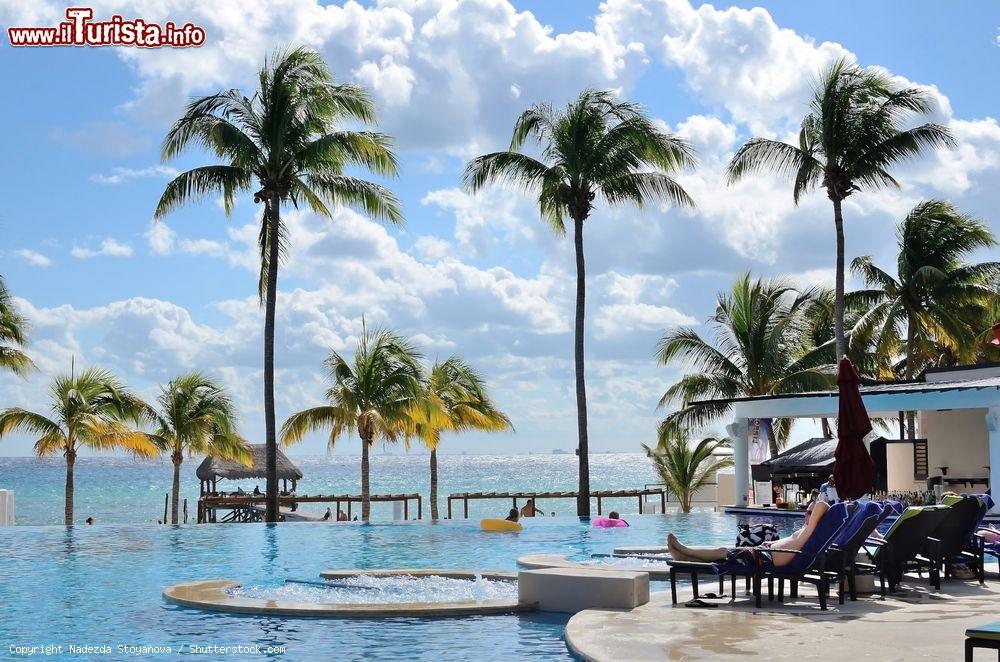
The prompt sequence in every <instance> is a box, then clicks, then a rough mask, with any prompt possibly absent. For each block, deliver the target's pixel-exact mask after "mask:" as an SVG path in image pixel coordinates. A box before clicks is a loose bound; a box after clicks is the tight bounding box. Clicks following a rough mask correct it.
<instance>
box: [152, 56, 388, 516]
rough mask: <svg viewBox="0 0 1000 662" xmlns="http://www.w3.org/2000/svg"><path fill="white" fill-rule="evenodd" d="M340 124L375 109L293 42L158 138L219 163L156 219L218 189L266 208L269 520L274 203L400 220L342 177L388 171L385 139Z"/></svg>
mask: <svg viewBox="0 0 1000 662" xmlns="http://www.w3.org/2000/svg"><path fill="white" fill-rule="evenodd" d="M345 121H346V122H352V121H358V122H362V123H367V124H371V123H374V121H375V108H374V104H373V102H372V100H371V98H370V97H369V96H368V93H367V92H366V91H365V90H363V89H362V88H360V87H358V86H355V85H347V84H340V85H335V84H334V83H333V78H332V76H331V74H330V70H329V68H328V67H327V66H326V63H325V62H324V61H323V59H322V58H321V57H320V56H319V54H317V53H316V52H314V51H311V50H308V49H305V48H296V49H294V50H291V51H288V52H280V51H279V52H277V53H275V55H274V56H273V57H272V58H271V59H270V60H268V61H266V62H265V63H264V67H263V68H262V69H261V71H260V76H259V89H257V90H256V92H254V94H253V96H252V97H246V96H245V95H244V94H243V93H241V92H240V91H239V90H227V91H223V92H219V93H218V94H213V95H211V96H207V97H202V98H200V99H195V100H194V101H192V102H191V103H190V104H189V105H188V107H187V110H186V112H185V113H184V115H183V116H182V117H181V118H180V119H179V120H177V122H176V123H175V124H174V125H173V127H172V128H171V129H170V131H169V132H168V133H167V135H166V137H165V138H164V139H163V147H162V155H163V158H164V159H165V160H166V159H171V158H173V157H175V156H177V155H178V154H180V153H181V152H182V151H183V150H184V149H185V148H187V147H189V146H190V145H191V144H192V143H194V144H198V145H200V146H202V147H204V148H205V149H208V150H209V151H211V152H214V153H215V155H216V156H218V157H219V158H221V159H223V161H224V163H222V164H220V165H211V166H203V167H200V168H194V169H192V170H188V171H187V172H183V173H181V174H180V175H178V176H177V177H176V178H175V179H174V180H173V181H171V182H170V183H169V184H167V188H166V190H165V191H164V192H163V195H162V196H161V198H160V202H159V204H158V205H157V207H156V213H155V215H154V218H157V219H158V218H162V217H163V216H164V215H165V214H167V213H168V212H170V211H171V210H173V209H174V208H175V207H177V206H179V205H181V204H183V203H185V202H188V201H190V200H192V199H196V198H201V197H204V196H205V195H209V194H221V195H222V199H223V202H224V204H225V208H226V213H227V214H228V213H230V212H231V211H232V208H233V205H234V203H235V200H236V195H237V193H244V192H251V191H252V192H253V200H254V202H255V203H258V204H263V206H264V207H263V214H262V216H261V225H260V233H259V235H258V243H259V246H260V261H261V267H260V278H259V281H258V294H259V296H260V299H261V302H262V303H263V305H264V422H265V427H266V433H267V434H266V443H267V508H266V513H265V519H266V521H268V522H276V521H277V519H278V476H277V445H276V440H277V436H276V427H275V426H276V424H275V418H274V312H275V304H276V300H277V288H278V262H279V260H280V259H281V258H282V256H283V255H284V254H285V252H286V251H287V250H288V246H287V239H288V234H287V228H286V227H285V225H284V224H283V222H282V219H281V205H282V203H287V202H290V203H292V204H293V205H295V206H298V205H299V204H305V205H308V206H309V208H310V209H312V210H313V211H314V212H316V213H319V214H322V215H324V216H327V217H329V216H331V211H330V207H329V206H328V205H338V204H347V205H351V206H353V207H356V208H359V209H361V210H362V211H364V212H366V213H367V214H368V215H370V216H372V217H373V218H377V219H382V220H386V221H388V222H390V223H394V224H398V223H401V222H402V212H401V211H400V206H399V202H398V200H397V199H396V197H395V196H394V195H393V194H392V193H391V192H390V191H389V190H388V189H386V188H384V187H382V186H380V185H378V184H374V183H372V182H369V181H366V180H363V179H359V178H357V177H354V176H352V175H347V174H344V173H345V170H347V169H351V168H366V169H368V170H371V171H373V172H375V173H377V174H382V175H394V174H395V173H396V157H395V155H394V154H393V152H392V150H391V149H390V143H391V141H390V139H389V137H388V136H386V135H384V134H381V133H375V132H370V131H349V130H342V129H339V128H338V126H339V125H340V124H341V123H342V122H345ZM255 189H256V190H255Z"/></svg>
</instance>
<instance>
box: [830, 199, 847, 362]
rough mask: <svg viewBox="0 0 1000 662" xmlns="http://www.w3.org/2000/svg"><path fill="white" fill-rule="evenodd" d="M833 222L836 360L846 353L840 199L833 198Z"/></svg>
mask: <svg viewBox="0 0 1000 662" xmlns="http://www.w3.org/2000/svg"><path fill="white" fill-rule="evenodd" d="M833 222H834V225H835V226H836V228H837V276H836V281H835V283H834V288H835V289H834V295H833V336H834V339H835V341H836V345H837V362H838V363H839V362H840V359H841V358H843V357H844V355H845V354H846V353H847V344H846V343H845V342H844V214H843V212H842V211H841V208H840V199H839V198H837V197H834V199H833Z"/></svg>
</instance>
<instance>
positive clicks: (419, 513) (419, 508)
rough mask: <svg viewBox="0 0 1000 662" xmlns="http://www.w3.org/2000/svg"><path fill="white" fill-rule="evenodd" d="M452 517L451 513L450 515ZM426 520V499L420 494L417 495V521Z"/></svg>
mask: <svg viewBox="0 0 1000 662" xmlns="http://www.w3.org/2000/svg"><path fill="white" fill-rule="evenodd" d="M448 516H449V517H451V513H449V514H448ZM423 518H424V499H423V497H422V496H420V495H419V494H418V495H417V519H423Z"/></svg>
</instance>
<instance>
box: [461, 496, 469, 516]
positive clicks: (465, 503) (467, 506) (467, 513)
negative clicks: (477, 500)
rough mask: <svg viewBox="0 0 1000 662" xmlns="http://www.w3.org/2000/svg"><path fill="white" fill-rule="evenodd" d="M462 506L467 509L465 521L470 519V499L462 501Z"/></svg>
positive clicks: (466, 498)
mask: <svg viewBox="0 0 1000 662" xmlns="http://www.w3.org/2000/svg"><path fill="white" fill-rule="evenodd" d="M462 505H463V506H464V508H465V519H469V497H465V498H464V499H462Z"/></svg>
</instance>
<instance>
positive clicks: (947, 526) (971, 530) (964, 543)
mask: <svg viewBox="0 0 1000 662" xmlns="http://www.w3.org/2000/svg"><path fill="white" fill-rule="evenodd" d="M984 496H985V495H984ZM986 498H987V499H989V497H988V496H987V497H986ZM944 504H945V505H947V506H949V507H950V508H951V511H950V512H949V513H948V516H947V517H946V518H945V519H944V520H943V521H942V522H941V523H940V524H939V525H938V527H937V528H936V529H934V531H932V532H931V537H930V540H931V544H930V545H929V546H928V550H927V555H928V556H929V557H930V558H931V559H932V560H935V561H937V563H938V566H939V568H940V569H942V570H943V571H944V576H945V578H946V579H947V578H949V577H951V567H952V565H953V564H956V563H962V564H965V565H967V566H969V568H971V569H972V570H973V571H974V572H975V573H976V579H978V580H979V583H980V584H985V583H986V572H985V568H984V564H985V556H986V553H985V552H986V550H985V540H984V539H983V538H982V537H980V536H977V535H976V530H977V529H978V528H979V525H980V524H982V521H983V517H984V516H985V515H986V511H987V510H988V509H989V508H991V507H992V499H990V503H989V504H987V502H986V501H985V500H984V499H981V498H980V497H979V496H977V495H962V496H951V497H945V498H944Z"/></svg>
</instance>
